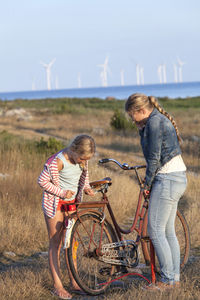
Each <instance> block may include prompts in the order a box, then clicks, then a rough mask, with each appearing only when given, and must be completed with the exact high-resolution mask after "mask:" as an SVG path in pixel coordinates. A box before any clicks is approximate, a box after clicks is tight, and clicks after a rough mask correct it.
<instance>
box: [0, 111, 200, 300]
mask: <svg viewBox="0 0 200 300" xmlns="http://www.w3.org/2000/svg"><path fill="white" fill-rule="evenodd" d="M174 116H175V119H176V121H177V123H178V125H179V127H180V129H181V133H182V136H183V137H184V140H185V143H184V144H183V156H184V160H185V162H186V165H187V166H188V169H189V170H190V171H191V172H193V173H190V172H188V188H187V191H186V193H185V195H184V197H183V199H182V200H181V202H182V203H180V204H181V208H182V210H183V211H184V214H185V216H186V219H187V221H188V224H189V227H190V232H191V243H192V249H193V250H192V255H193V256H195V257H191V259H190V263H189V264H188V266H187V267H186V269H185V271H184V273H183V274H182V281H183V288H182V289H181V290H179V291H177V290H174V291H173V292H170V293H165V294H159V293H157V295H156V297H157V299H173V300H174V299H181V300H182V299H199V298H198V297H199V288H200V286H199V278H200V273H199V272H200V271H199V270H200V259H199V257H200V250H199V249H200V238H199V233H200V232H199V228H200V220H199V206H200V204H199V194H200V187H199V175H198V174H199V170H200V167H199V166H200V164H199V157H200V155H199V151H200V150H199V149H200V146H199V143H198V142H196V141H193V140H192V139H191V136H197V135H198V133H199V132H200V122H199V119H198V116H199V112H196V111H190V112H178V111H176V112H175V113H174ZM110 117H111V112H109V111H107V112H101V111H100V112H99V113H98V114H97V113H96V112H94V113H91V112H90V113H89V114H88V115H87V116H86V115H80V116H78V117H77V118H75V117H74V115H69V114H68V115H48V114H47V115H45V114H44V113H43V114H42V115H40V114H37V115H36V114H35V115H34V116H33V119H32V120H31V121H23V120H20V121H19V120H16V119H15V118H13V119H12V120H11V119H10V118H9V119H6V118H1V122H0V130H1V128H2V129H3V128H4V129H6V130H7V131H8V132H11V133H14V134H16V135H20V136H22V137H24V138H25V139H31V140H32V139H34V140H39V139H40V138H41V137H42V136H43V137H44V138H45V139H46V138H48V136H56V137H57V138H60V139H64V140H66V141H69V140H70V139H72V138H73V137H74V136H75V135H76V134H79V133H82V132H86V133H88V134H91V135H92V136H93V137H94V138H95V140H96V143H97V154H96V156H95V157H94V158H93V159H92V160H91V161H90V179H91V181H93V180H98V179H101V178H104V177H106V176H109V177H111V178H112V180H113V185H112V187H111V188H110V191H109V196H110V200H111V204H112V207H113V210H114V213H115V214H116V216H117V218H118V220H119V223H124V220H125V219H126V218H127V217H132V216H133V214H134V211H135V205H136V201H137V194H138V186H137V184H136V181H135V180H133V178H134V177H133V176H132V174H131V173H130V172H125V171H121V170H119V169H118V168H117V167H116V166H114V165H109V167H103V166H98V164H97V162H98V160H99V159H100V158H105V157H112V158H115V159H118V160H119V161H121V162H127V163H129V164H132V165H133V164H143V163H144V159H143V156H142V154H141V149H140V145H139V137H138V136H137V134H136V133H134V134H133V135H132V136H130V135H123V134H121V135H120V134H118V133H116V132H113V131H112V130H111V129H110V125H109V123H110ZM0 159H1V167H0V173H3V174H9V176H8V177H5V178H0V181H1V192H0V207H1V211H0V234H1V243H0V255H1V257H0V291H1V299H2V300H7V299H20V300H21V299H34V300H37V299H44V300H45V299H51V296H50V293H49V290H50V289H51V285H52V281H51V278H50V275H49V270H48V261H47V258H46V257H41V256H40V255H39V253H40V252H41V251H47V247H48V239H47V233H46V228H45V223H44V220H43V214H42V210H41V197H42V191H41V190H40V188H39V187H38V186H37V183H36V180H37V177H38V175H39V173H40V171H41V170H42V166H43V163H44V161H45V159H46V157H45V155H44V154H38V153H33V152H30V151H28V150H27V148H26V147H24V148H23V146H22V147H21V148H20V149H19V148H18V147H14V148H13V149H4V148H3V147H1V150H0ZM8 251H12V252H14V253H15V254H16V256H11V255H9V253H7V252H8ZM64 283H65V285H66V286H69V282H68V279H67V276H65V278H64ZM128 283H130V282H129V280H128V279H127V280H126V285H125V286H124V289H114V290H110V291H109V292H108V293H107V294H106V296H101V297H100V299H110V300H112V299H115V298H116V299H133V298H137V299H144V298H145V299H152V297H154V296H152V295H151V294H149V293H147V292H144V291H143V290H141V288H138V285H135V283H134V281H133V284H132V285H131V284H128ZM127 284H128V285H127ZM78 298H79V297H77V298H76V299H78ZM52 299H53V297H52ZM74 299H75V298H74ZM84 299H89V297H86V298H84Z"/></svg>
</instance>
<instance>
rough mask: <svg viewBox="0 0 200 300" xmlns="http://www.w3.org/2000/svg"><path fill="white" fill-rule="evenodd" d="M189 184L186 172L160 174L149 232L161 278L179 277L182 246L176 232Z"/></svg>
mask: <svg viewBox="0 0 200 300" xmlns="http://www.w3.org/2000/svg"><path fill="white" fill-rule="evenodd" d="M186 185H187V178H186V173H185V172H172V173H167V174H157V175H156V177H155V179H154V181H153V184H152V190H151V196H150V200H149V209H148V232H149V236H150V238H151V240H152V243H153V245H154V249H155V252H156V255H157V258H158V261H159V264H160V270H161V280H162V281H163V282H166V283H169V284H173V283H174V281H179V280H180V247H179V243H178V240H177V237H176V233H175V225H174V223H175V218H176V211H177V205H178V201H179V199H180V197H181V196H182V195H183V193H184V191H185V189H186Z"/></svg>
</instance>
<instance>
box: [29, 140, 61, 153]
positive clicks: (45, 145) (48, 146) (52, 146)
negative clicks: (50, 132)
mask: <svg viewBox="0 0 200 300" xmlns="http://www.w3.org/2000/svg"><path fill="white" fill-rule="evenodd" d="M35 145H36V149H37V150H38V152H42V153H46V154H48V155H51V154H54V153H56V152H58V151H59V150H61V149H62V148H64V147H65V146H64V144H63V143H62V142H61V141H59V140H56V139H55V138H53V137H50V138H49V139H48V141H45V140H44V139H43V138H41V139H40V141H39V142H35Z"/></svg>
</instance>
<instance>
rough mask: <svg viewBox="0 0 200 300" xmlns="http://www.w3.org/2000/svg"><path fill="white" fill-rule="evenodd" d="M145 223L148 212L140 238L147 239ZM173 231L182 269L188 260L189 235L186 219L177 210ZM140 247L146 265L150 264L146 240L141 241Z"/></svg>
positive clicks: (146, 218)
mask: <svg viewBox="0 0 200 300" xmlns="http://www.w3.org/2000/svg"><path fill="white" fill-rule="evenodd" d="M147 223H148V212H146V214H145V217H144V223H143V229H142V237H148V232H147ZM175 230H176V235H177V238H178V241H179V245H180V254H181V262H180V263H181V268H183V267H184V266H185V265H186V263H187V262H188V258H189V253H190V233H189V227H188V224H187V222H186V219H185V217H184V216H183V214H182V213H181V212H180V211H179V210H177V214H176V220H175ZM141 245H142V252H143V256H144V259H145V262H146V265H149V264H150V250H149V249H150V248H149V242H148V241H147V240H144V239H142V240H141Z"/></svg>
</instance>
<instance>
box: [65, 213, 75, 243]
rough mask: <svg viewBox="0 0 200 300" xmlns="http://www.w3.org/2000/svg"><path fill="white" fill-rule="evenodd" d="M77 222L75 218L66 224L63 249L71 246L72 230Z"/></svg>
mask: <svg viewBox="0 0 200 300" xmlns="http://www.w3.org/2000/svg"><path fill="white" fill-rule="evenodd" d="M75 222H76V221H75V220H74V219H68V224H67V226H66V232H65V238H64V245H63V249H67V248H69V246H70V238H71V232H72V229H73V226H74V224H75Z"/></svg>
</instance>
